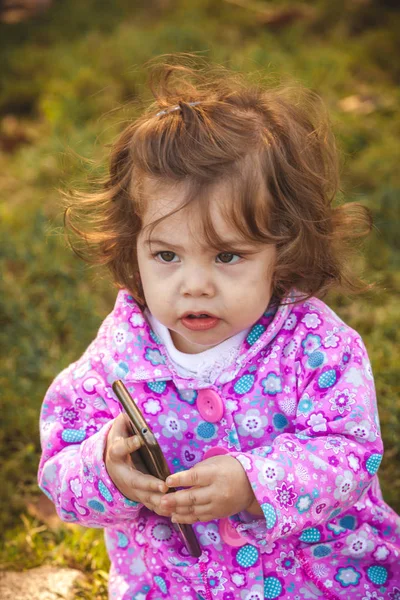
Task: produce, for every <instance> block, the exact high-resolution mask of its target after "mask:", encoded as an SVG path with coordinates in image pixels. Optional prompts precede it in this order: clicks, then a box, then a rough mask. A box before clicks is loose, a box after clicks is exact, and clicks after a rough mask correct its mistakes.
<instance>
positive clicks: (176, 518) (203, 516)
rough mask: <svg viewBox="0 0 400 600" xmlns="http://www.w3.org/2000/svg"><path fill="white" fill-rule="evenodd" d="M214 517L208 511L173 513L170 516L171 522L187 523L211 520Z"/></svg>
mask: <svg viewBox="0 0 400 600" xmlns="http://www.w3.org/2000/svg"><path fill="white" fill-rule="evenodd" d="M214 518H215V517H213V516H212V514H211V513H210V512H209V511H204V512H201V513H197V514H188V515H179V514H177V513H173V514H172V517H171V521H172V523H181V524H187V525H193V523H199V522H203V523H206V522H207V521H212V520H213V519H214Z"/></svg>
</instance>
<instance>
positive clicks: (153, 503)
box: [104, 413, 169, 516]
mask: <svg viewBox="0 0 400 600" xmlns="http://www.w3.org/2000/svg"><path fill="white" fill-rule="evenodd" d="M139 448H140V438H139V437H138V436H136V435H134V436H132V435H131V430H130V426H129V419H128V417H127V415H125V413H121V414H120V415H118V417H117V418H116V419H115V421H114V423H113V425H112V427H111V429H110V431H109V432H108V437H107V445H106V449H105V454H104V456H105V464H106V468H107V471H108V474H109V476H110V477H111V479H112V481H113V483H114V485H115V486H116V487H117V488H118V489H119V491H120V492H121V493H122V494H123V495H124V496H125V497H126V498H129V499H130V500H134V501H135V502H141V503H142V504H144V505H145V506H146V507H147V508H149V509H150V510H152V511H154V512H156V513H157V514H159V515H163V516H167V515H168V514H169V513H168V512H166V511H165V510H163V509H162V508H161V506H160V501H161V498H162V497H163V496H164V494H165V493H166V492H167V491H168V487H167V485H166V484H165V483H164V481H162V480H161V479H157V477H153V475H149V474H146V468H145V466H144V464H143V462H142V461H141V459H140V457H139V455H138V454H136V455H134V456H133V460H134V463H135V464H133V463H132V458H131V453H132V452H135V451H136V450H138V449H139Z"/></svg>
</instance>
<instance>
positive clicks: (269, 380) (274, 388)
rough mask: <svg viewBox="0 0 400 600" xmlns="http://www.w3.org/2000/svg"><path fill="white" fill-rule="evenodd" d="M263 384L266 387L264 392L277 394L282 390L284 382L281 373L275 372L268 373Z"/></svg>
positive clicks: (271, 394) (262, 381)
mask: <svg viewBox="0 0 400 600" xmlns="http://www.w3.org/2000/svg"><path fill="white" fill-rule="evenodd" d="M261 385H262V386H263V388H264V394H269V395H270V396H275V395H276V394H278V393H279V392H281V391H282V383H281V378H280V377H279V375H276V374H275V373H268V375H267V376H266V377H265V378H264V379H262V380H261Z"/></svg>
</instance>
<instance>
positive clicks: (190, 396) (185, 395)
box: [178, 390, 198, 405]
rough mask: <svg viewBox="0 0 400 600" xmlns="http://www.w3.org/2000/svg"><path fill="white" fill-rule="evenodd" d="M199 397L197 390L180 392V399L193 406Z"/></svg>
mask: <svg viewBox="0 0 400 600" xmlns="http://www.w3.org/2000/svg"><path fill="white" fill-rule="evenodd" d="M197 395H198V394H197V392H196V390H180V391H179V392H178V396H179V398H180V399H181V400H183V402H187V403H188V404H191V405H193V404H195V402H196V398H197Z"/></svg>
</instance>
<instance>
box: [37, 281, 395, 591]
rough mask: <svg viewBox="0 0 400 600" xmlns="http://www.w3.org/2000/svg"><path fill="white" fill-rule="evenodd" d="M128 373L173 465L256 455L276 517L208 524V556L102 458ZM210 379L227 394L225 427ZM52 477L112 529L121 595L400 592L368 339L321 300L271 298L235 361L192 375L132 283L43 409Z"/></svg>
mask: <svg viewBox="0 0 400 600" xmlns="http://www.w3.org/2000/svg"><path fill="white" fill-rule="evenodd" d="M116 379H122V380H123V381H124V383H125V385H126V386H127V388H128V389H129V391H130V392H131V394H132V396H133V397H134V399H135V401H136V402H137V404H138V406H139V407H140V409H141V410H142V412H143V414H144V416H145V418H146V420H147V421H148V423H149V425H150V427H151V429H152V430H153V432H154V434H155V435H156V437H157V438H158V442H159V443H160V445H161V447H162V450H163V451H164V454H165V456H166V459H167V462H168V464H169V467H170V469H171V472H177V471H181V470H186V469H189V468H190V467H192V466H193V465H195V464H196V463H197V462H199V461H201V460H202V459H203V457H204V455H205V453H206V452H207V451H208V452H209V451H210V449H211V448H213V447H216V446H219V447H220V448H223V449H224V450H225V451H226V452H229V453H230V454H231V455H232V456H233V457H235V458H236V459H237V460H238V461H240V463H241V464H242V466H243V468H244V469H245V471H246V474H247V476H248V478H249V481H250V483H251V485H252V487H253V490H254V493H255V495H256V497H257V500H258V502H259V504H260V506H261V508H262V510H263V513H264V517H263V518H260V517H256V516H252V515H250V514H249V513H247V512H246V511H244V512H242V513H239V514H235V515H232V516H231V517H230V518H229V519H225V520H223V519H221V520H214V521H210V522H205V523H196V524H195V525H194V526H193V527H194V530H195V532H196V536H197V538H198V541H199V543H200V546H201V549H202V554H201V556H200V558H194V557H192V556H190V555H189V554H188V552H187V550H186V547H185V546H184V544H183V543H182V540H181V538H180V536H179V534H178V532H177V530H176V526H173V525H172V524H171V521H170V519H168V518H166V517H160V516H158V515H157V514H155V513H153V512H152V511H150V510H148V509H147V508H146V507H145V506H143V505H141V504H138V503H135V502H132V501H130V500H128V499H127V498H125V497H124V496H123V495H122V494H121V493H120V492H119V491H118V489H116V487H115V486H114V485H113V483H112V481H111V480H110V478H109V476H108V473H107V471H106V468H105V465H104V460H103V453H104V447H105V442H106V437H107V433H108V431H109V429H110V427H111V424H112V421H113V419H114V418H115V417H116V416H117V415H118V414H119V413H120V412H121V406H120V405H119V403H118V401H117V399H116V397H115V395H114V393H113V390H112V387H111V385H112V383H113V382H114V381H115V380H116ZM202 389H209V390H212V392H213V393H214V394H217V395H218V397H219V398H220V399H221V400H222V406H223V411H222V415H220V418H219V420H218V421H217V422H215V419H210V420H212V421H214V422H210V420H207V418H205V417H204V415H205V413H204V410H203V411H201V410H199V402H198V398H199V394H200V395H201V394H202V393H203V394H204V392H202ZM40 428H41V442H42V449H43V454H42V458H41V462H40V467H39V485H40V487H41V489H42V490H43V491H44V492H45V493H46V494H47V495H48V496H49V498H51V500H52V501H53V502H54V504H55V505H56V508H57V511H58V514H59V515H60V517H61V518H62V519H63V520H64V521H70V522H76V523H80V524H82V525H85V526H87V527H101V528H104V529H105V540H106V545H107V550H108V553H109V556H110V559H111V571H110V579H109V594H110V598H112V599H114V600H117V599H118V600H120V599H124V600H144V599H146V600H161V599H165V598H169V599H176V600H178V599H179V600H194V599H196V600H236V599H238V600H250V599H251V600H263V599H264V598H269V599H271V598H272V599H274V598H285V599H288V600H303V599H307V600H308V599H313V598H320V599H325V598H328V599H332V600H334V599H339V598H352V599H360V600H372V599H377V600H380V599H388V600H400V522H399V521H400V520H399V518H398V517H397V515H396V514H395V513H394V512H393V510H392V509H391V508H389V507H388V505H387V504H385V502H384V501H383V499H382V495H381V491H380V487H379V482H378V478H377V475H376V472H377V470H378V467H379V464H380V462H381V458H382V451H383V447H382V440H381V437H380V431H379V419H378V412H377V406H376V400H375V391H374V383H373V376H372V373H371V367H370V363H369V360H368V357H367V353H366V350H365V347H364V345H363V342H362V340H361V339H360V336H359V335H358V334H357V333H356V332H355V331H354V330H352V329H350V328H349V327H348V326H347V325H345V324H344V323H343V322H342V321H341V320H340V319H339V317H338V316H337V315H336V314H335V313H334V312H333V311H332V310H330V309H329V308H328V307H327V306H326V305H325V304H324V303H323V302H322V301H320V300H318V299H315V298H313V299H311V300H309V301H306V302H301V303H298V304H286V305H285V304H284V303H282V304H281V305H280V306H279V307H278V308H276V307H275V308H273V307H271V306H270V307H268V309H267V311H266V312H265V313H264V315H263V316H262V317H261V318H260V320H259V321H258V322H257V323H255V325H254V326H253V328H252V329H251V331H250V333H249V334H248V336H247V338H246V340H245V341H244V342H243V345H242V347H241V351H240V353H239V355H238V357H237V359H236V361H235V363H234V364H232V365H230V367H229V368H228V369H226V370H224V371H223V372H222V373H221V374H220V375H219V377H218V378H217V379H216V381H215V382H214V383H213V384H212V385H210V384H204V383H201V382H198V381H196V380H194V379H186V378H183V377H181V376H179V375H178V374H177V373H176V371H175V370H174V368H173V366H172V365H171V364H170V361H169V358H168V356H167V354H166V352H165V348H164V346H163V345H162V344H161V341H160V340H159V339H158V338H157V336H156V335H155V333H154V332H153V331H152V330H151V329H150V326H149V325H148V323H147V321H146V320H145V318H144V316H143V314H142V312H141V310H140V308H139V306H138V305H137V304H136V303H135V301H134V299H133V298H132V296H131V295H130V294H129V292H127V291H126V290H121V291H120V292H119V293H118V297H117V300H116V304H115V307H114V309H113V311H112V312H111V313H110V314H109V315H108V317H107V318H106V319H105V320H104V322H103V323H102V325H101V327H100V329H99V332H98V335H97V337H96V339H95V340H94V341H93V342H92V343H91V344H90V346H89V347H88V349H87V350H86V352H85V353H84V354H83V356H82V357H81V358H80V359H79V360H78V361H76V362H75V363H73V364H71V365H70V366H69V367H68V368H66V369H65V370H64V371H62V372H61V373H60V374H59V375H58V376H57V377H56V378H55V380H54V381H53V383H52V384H51V386H50V388H49V390H48V392H47V394H46V397H45V399H44V402H43V406H42V411H41V420H40Z"/></svg>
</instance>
